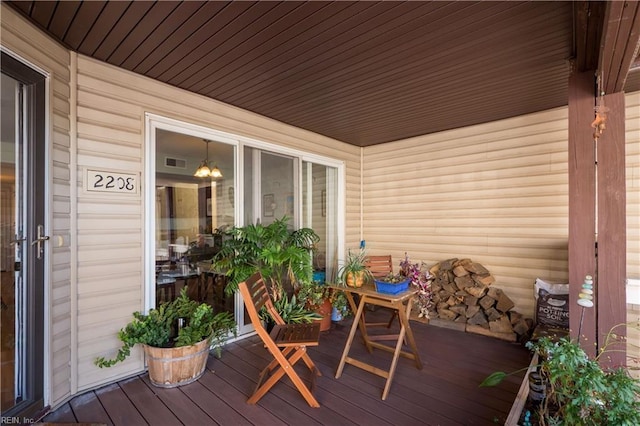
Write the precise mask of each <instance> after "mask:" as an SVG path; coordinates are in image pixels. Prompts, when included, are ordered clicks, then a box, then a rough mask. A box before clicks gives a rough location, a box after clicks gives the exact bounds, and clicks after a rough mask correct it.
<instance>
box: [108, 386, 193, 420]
mask: <svg viewBox="0 0 640 426" xmlns="http://www.w3.org/2000/svg"><path fill="white" fill-rule="evenodd" d="M120 387H121V388H122V390H123V391H124V393H125V394H126V395H127V397H128V398H129V399H130V400H131V402H132V403H133V404H134V405H135V407H136V408H137V409H138V410H139V411H140V414H141V415H142V417H144V419H145V420H146V421H147V423H149V424H150V425H157V424H162V425H166V426H172V425H180V424H182V423H181V422H180V420H179V419H178V417H176V416H175V415H174V414H173V413H172V412H171V410H170V409H169V408H168V407H167V406H166V405H165V404H164V403H163V402H162V401H161V400H160V398H159V397H158V395H157V393H156V392H155V391H154V389H152V388H151V387H149V386H147V384H146V383H145V382H143V381H142V380H140V379H139V378H137V377H136V378H133V379H130V380H124V381H122V382H120Z"/></svg>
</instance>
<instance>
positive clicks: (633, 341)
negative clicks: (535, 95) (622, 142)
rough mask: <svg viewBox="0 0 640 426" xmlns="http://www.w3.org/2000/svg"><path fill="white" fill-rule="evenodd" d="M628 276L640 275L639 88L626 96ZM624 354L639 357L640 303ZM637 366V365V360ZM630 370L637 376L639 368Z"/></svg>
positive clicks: (631, 313)
mask: <svg viewBox="0 0 640 426" xmlns="http://www.w3.org/2000/svg"><path fill="white" fill-rule="evenodd" d="M625 107H626V120H625V132H626V136H625V139H626V146H625V149H626V152H625V156H626V180H627V184H626V186H627V277H628V278H635V279H640V92H634V93H630V94H627V95H626V96H625ZM627 321H628V322H629V323H631V324H635V325H632V326H629V327H627V339H628V345H627V355H628V356H635V357H636V358H637V359H639V360H640V305H627ZM636 367H638V365H637V364H636ZM633 374H634V375H635V376H636V377H638V378H640V370H636V371H635V372H633Z"/></svg>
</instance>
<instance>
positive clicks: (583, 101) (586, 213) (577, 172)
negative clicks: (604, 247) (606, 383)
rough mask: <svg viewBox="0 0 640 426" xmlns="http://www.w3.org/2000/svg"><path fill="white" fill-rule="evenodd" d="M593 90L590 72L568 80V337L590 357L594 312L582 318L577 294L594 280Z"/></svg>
mask: <svg viewBox="0 0 640 426" xmlns="http://www.w3.org/2000/svg"><path fill="white" fill-rule="evenodd" d="M595 90H596V89H595V71H593V70H592V71H587V72H583V73H576V74H574V75H572V76H571V77H570V78H569V158H568V161H569V324H570V328H571V337H572V338H573V339H576V340H578V337H579V338H580V340H579V341H580V344H581V345H582V348H583V349H584V350H585V352H587V354H588V355H590V356H591V357H593V356H595V354H596V346H595V342H596V316H595V309H593V308H591V309H588V308H587V309H584V316H583V312H582V308H581V307H580V306H578V294H579V293H580V290H581V288H582V283H583V282H584V278H585V276H586V275H591V276H593V277H594V280H595V278H596V249H595V245H596V235H595V233H596V229H595V227H596V225H595V224H596V153H595V143H594V140H593V129H592V128H591V121H592V120H593V117H594V110H593V107H594V103H595ZM596 289H597V282H596ZM597 304H598V301H597V300H596V305H597ZM581 322H582V324H581ZM578 334H580V336H578Z"/></svg>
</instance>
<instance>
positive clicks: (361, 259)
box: [338, 250, 373, 287]
mask: <svg viewBox="0 0 640 426" xmlns="http://www.w3.org/2000/svg"><path fill="white" fill-rule="evenodd" d="M366 258H367V255H366V253H365V251H364V250H360V251H358V252H354V251H351V250H349V252H348V253H347V258H346V259H345V261H344V264H343V265H342V266H341V267H340V269H338V277H339V278H340V281H341V282H342V283H343V284H346V285H347V286H349V287H362V285H363V284H364V283H365V281H371V280H372V279H373V276H372V275H371V272H370V271H369V270H368V269H367V267H366V262H365V261H366Z"/></svg>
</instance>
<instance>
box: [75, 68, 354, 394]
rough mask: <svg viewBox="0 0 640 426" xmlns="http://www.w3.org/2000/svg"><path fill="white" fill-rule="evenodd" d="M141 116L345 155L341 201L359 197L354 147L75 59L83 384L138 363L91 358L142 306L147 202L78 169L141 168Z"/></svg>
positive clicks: (110, 345)
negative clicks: (88, 188)
mask: <svg viewBox="0 0 640 426" xmlns="http://www.w3.org/2000/svg"><path fill="white" fill-rule="evenodd" d="M145 112H151V113H154V114H158V115H162V116H166V117H170V118H174V119H177V120H183V121H186V122H190V123H194V124H198V125H202V126H206V127H209V128H213V129H218V130H222V131H226V132H230V133H234V134H238V135H242V136H246V137H250V138H254V139H258V140H262V141H265V142H270V143H274V144H277V145H281V146H286V147H290V148H296V149H299V150H304V151H306V152H310V153H314V154H319V155H325V156H328V157H332V158H337V159H340V160H344V161H345V163H346V173H347V199H353V198H355V197H356V194H359V192H358V191H359V160H360V158H359V152H360V149H359V148H356V147H352V146H349V145H346V144H344V143H341V142H337V141H334V140H331V139H328V138H326V137H322V136H320V135H316V134H313V133H310V132H306V131H303V130H300V129H296V128H293V127H291V126H287V125H284V124H282V123H279V122H276V121H273V120H270V119H267V118H264V117H260V116H257V115H255V114H252V113H249V112H247V111H244V110H240V109H237V108H233V107H230V106H228V105H225V104H222V103H220V102H215V101H212V100H210V99H207V98H204V97H201V96H197V95H194V94H191V93H188V92H185V91H182V90H179V89H176V88H173V87H171V86H168V85H165V84H162V83H159V82H156V81H153V80H151V79H147V78H144V77H140V76H138V75H135V74H133V73H130V72H126V71H123V70H120V69H117V68H115V67H112V66H109V65H106V64H104V63H101V62H98V61H95V60H92V59H89V58H86V57H83V56H79V57H78V170H77V171H78V178H79V179H78V181H77V182H76V184H77V187H78V193H79V196H78V253H79V254H78V324H79V339H78V377H79V383H78V386H79V389H87V388H90V387H93V386H96V385H97V384H100V383H104V382H105V381H109V380H113V379H115V378H117V377H123V376H126V375H129V374H131V373H132V372H134V371H137V370H140V369H141V368H142V359H141V357H132V359H131V360H129V361H127V362H125V363H123V364H121V365H119V366H118V367H114V368H111V369H109V370H108V371H107V370H100V369H97V368H96V367H95V366H94V365H93V359H94V358H95V357H96V356H98V355H105V354H107V353H109V352H110V351H112V350H113V349H114V348H116V347H117V346H118V341H117V339H116V332H117V331H118V329H119V328H121V327H122V326H123V325H124V324H125V323H126V322H128V321H129V320H130V318H131V312H133V311H134V310H139V309H142V308H143V286H142V280H143V274H144V271H143V268H144V265H143V237H144V236H143V230H144V222H145V220H149V219H147V218H146V215H145V213H144V204H143V199H142V197H141V196H140V197H137V198H130V197H126V196H121V197H118V196H117V195H115V196H114V194H106V195H88V194H86V193H83V192H82V187H83V184H84V182H83V178H84V177H83V176H82V170H83V169H84V168H86V167H98V168H101V169H106V170H109V169H114V170H121V171H126V172H140V173H142V174H143V163H144V158H143V156H144V143H145V140H144V114H145ZM143 176H144V174H143ZM358 220H359V216H358V212H349V213H348V216H347V227H348V228H354V227H355V225H354V223H357V221H358Z"/></svg>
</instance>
